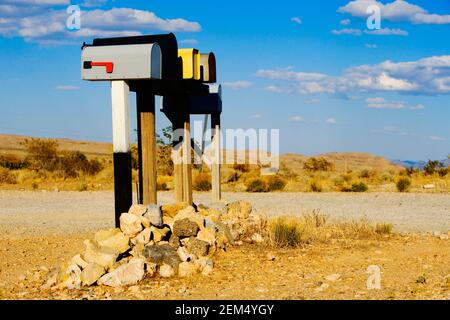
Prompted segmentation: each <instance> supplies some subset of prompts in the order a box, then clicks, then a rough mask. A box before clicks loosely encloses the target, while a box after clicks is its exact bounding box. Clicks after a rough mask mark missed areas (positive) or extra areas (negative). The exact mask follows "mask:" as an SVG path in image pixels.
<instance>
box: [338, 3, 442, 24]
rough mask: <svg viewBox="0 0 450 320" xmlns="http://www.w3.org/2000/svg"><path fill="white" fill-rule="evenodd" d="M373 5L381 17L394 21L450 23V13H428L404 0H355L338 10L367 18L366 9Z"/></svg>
mask: <svg viewBox="0 0 450 320" xmlns="http://www.w3.org/2000/svg"><path fill="white" fill-rule="evenodd" d="M371 5H377V6H379V7H380V10H381V17H382V19H385V20H387V21H392V22H410V23H414V24H449V23H450V15H439V14H434V13H428V11H427V10H425V9H423V8H422V7H420V6H418V5H414V4H411V3H409V2H407V1H403V0H395V1H393V2H390V3H387V4H383V3H381V2H380V1H376V0H355V1H350V2H349V3H347V4H346V5H345V6H342V7H340V8H339V9H338V12H341V13H348V14H350V15H352V16H353V17H358V18H367V17H368V16H369V14H367V12H366V10H367V8H368V7H369V6H371Z"/></svg>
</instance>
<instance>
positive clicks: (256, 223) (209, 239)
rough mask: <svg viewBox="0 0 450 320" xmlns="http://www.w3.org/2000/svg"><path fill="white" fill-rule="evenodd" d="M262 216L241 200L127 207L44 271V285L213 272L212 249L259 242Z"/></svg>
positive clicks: (129, 281)
mask: <svg viewBox="0 0 450 320" xmlns="http://www.w3.org/2000/svg"><path fill="white" fill-rule="evenodd" d="M263 221H264V220H263V219H261V218H260V217H259V216H257V215H255V214H252V206H251V204H250V203H248V202H245V201H239V202H234V203H230V204H227V205H225V204H217V205H215V206H213V207H205V206H202V205H200V206H198V207H197V209H196V208H194V207H192V206H188V205H186V204H177V205H166V206H157V205H150V206H142V205H133V206H132V207H131V208H130V210H129V211H128V212H127V213H123V214H122V215H121V217H120V229H111V230H102V231H99V232H97V233H96V234H95V237H94V239H92V240H86V241H85V242H84V244H85V250H84V252H83V253H81V254H78V255H76V256H74V257H73V258H72V259H71V260H70V261H69V262H68V263H67V264H66V265H64V266H62V267H61V269H60V270H59V271H57V272H54V273H53V274H50V276H49V279H48V281H47V283H46V284H45V285H44V287H45V288H55V289H62V288H68V289H77V288H80V287H82V286H92V285H94V284H98V285H104V286H110V287H121V286H129V285H135V284H137V283H138V282H140V281H141V280H143V279H144V278H145V277H152V276H155V275H157V274H159V276H161V277H164V278H169V277H173V276H176V275H178V276H179V277H190V276H192V275H194V274H197V273H201V274H202V275H205V276H207V275H209V274H211V273H212V272H213V268H214V262H213V260H212V259H211V258H212V257H213V256H214V254H215V253H216V252H217V251H218V250H225V249H226V248H227V246H230V245H234V244H238V245H239V244H242V243H243V241H253V242H260V241H262V239H263V236H262V235H261V234H260V233H255V230H256V231H257V230H260V229H261V227H262V226H263V224H264V223H263Z"/></svg>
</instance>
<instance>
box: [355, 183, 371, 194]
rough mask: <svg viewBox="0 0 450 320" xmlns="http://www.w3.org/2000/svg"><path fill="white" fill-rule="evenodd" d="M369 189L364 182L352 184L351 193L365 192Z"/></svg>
mask: <svg viewBox="0 0 450 320" xmlns="http://www.w3.org/2000/svg"><path fill="white" fill-rule="evenodd" d="M367 190H369V187H368V186H367V184H365V183H364V182H355V183H353V184H352V190H351V191H352V192H366V191H367Z"/></svg>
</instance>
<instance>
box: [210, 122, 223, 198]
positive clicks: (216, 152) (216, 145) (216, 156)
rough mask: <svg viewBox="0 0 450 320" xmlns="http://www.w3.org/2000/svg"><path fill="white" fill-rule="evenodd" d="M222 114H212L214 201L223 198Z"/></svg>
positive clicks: (212, 182)
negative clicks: (221, 179)
mask: <svg viewBox="0 0 450 320" xmlns="http://www.w3.org/2000/svg"><path fill="white" fill-rule="evenodd" d="M220 130H221V128H220V114H213V115H211V132H212V136H211V142H212V144H213V159H212V160H213V161H212V166H211V177H212V181H211V184H212V201H213V202H217V201H220V200H221V199H222V193H221V187H220V164H221V162H222V159H221V156H222V152H221V148H220V144H221V142H220Z"/></svg>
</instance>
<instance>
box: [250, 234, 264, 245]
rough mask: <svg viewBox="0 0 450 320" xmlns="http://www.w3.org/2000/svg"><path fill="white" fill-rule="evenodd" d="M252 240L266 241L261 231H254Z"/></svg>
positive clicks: (255, 241) (257, 241)
mask: <svg viewBox="0 0 450 320" xmlns="http://www.w3.org/2000/svg"><path fill="white" fill-rule="evenodd" d="M252 242H254V243H262V242H264V238H263V237H262V235H260V234H259V233H254V234H253V235H252Z"/></svg>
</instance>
